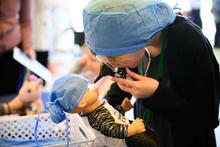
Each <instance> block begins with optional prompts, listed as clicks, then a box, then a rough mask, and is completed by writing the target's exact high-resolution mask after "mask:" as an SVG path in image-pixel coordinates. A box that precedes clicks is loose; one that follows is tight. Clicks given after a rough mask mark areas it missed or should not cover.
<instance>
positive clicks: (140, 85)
mask: <svg viewBox="0 0 220 147" xmlns="http://www.w3.org/2000/svg"><path fill="white" fill-rule="evenodd" d="M126 72H127V74H128V76H129V77H130V78H131V79H133V80H129V79H123V78H116V77H114V78H112V81H114V82H117V84H118V86H119V87H120V88H121V90H123V91H125V92H129V93H130V94H132V95H133V96H134V97H136V98H147V97H150V96H152V95H153V94H154V92H155V91H156V89H157V87H158V85H159V82H158V81H157V80H155V79H152V78H149V77H144V76H141V75H138V74H136V73H134V72H132V71H130V70H129V69H128V68H126Z"/></svg>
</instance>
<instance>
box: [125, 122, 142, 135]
mask: <svg viewBox="0 0 220 147" xmlns="http://www.w3.org/2000/svg"><path fill="white" fill-rule="evenodd" d="M144 131H145V126H144V122H143V120H142V119H140V118H137V119H135V121H134V122H133V123H132V124H129V125H128V136H132V135H134V134H137V133H142V132H144Z"/></svg>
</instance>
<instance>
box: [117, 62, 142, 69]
mask: <svg viewBox="0 0 220 147" xmlns="http://www.w3.org/2000/svg"><path fill="white" fill-rule="evenodd" d="M138 64H139V60H127V61H123V62H121V63H120V66H121V67H130V68H134V67H137V66H138Z"/></svg>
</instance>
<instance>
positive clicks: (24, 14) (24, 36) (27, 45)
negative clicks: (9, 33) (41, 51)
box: [20, 0, 35, 58]
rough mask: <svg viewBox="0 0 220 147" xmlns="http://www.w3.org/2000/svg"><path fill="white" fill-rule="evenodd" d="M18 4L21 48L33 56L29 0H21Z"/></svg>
mask: <svg viewBox="0 0 220 147" xmlns="http://www.w3.org/2000/svg"><path fill="white" fill-rule="evenodd" d="M20 6H21V10H20V25H21V40H22V48H23V51H24V53H25V54H27V55H28V56H29V57H31V58H35V53H34V51H33V49H32V27H31V0H22V1H21V5H20Z"/></svg>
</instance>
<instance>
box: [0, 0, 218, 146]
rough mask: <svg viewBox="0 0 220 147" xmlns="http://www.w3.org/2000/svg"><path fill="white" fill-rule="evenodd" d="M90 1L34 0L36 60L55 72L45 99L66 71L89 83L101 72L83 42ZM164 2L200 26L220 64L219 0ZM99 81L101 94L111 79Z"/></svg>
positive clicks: (32, 0) (172, 0)
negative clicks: (87, 6) (86, 79)
mask: <svg viewBox="0 0 220 147" xmlns="http://www.w3.org/2000/svg"><path fill="white" fill-rule="evenodd" d="M89 1H91V0H31V24H32V32H31V33H32V48H33V49H34V50H35V51H36V55H37V58H36V59H37V60H38V61H39V62H40V63H42V65H44V66H45V67H46V68H47V69H48V70H49V71H50V72H51V75H52V81H51V82H45V81H44V83H43V86H42V91H41V92H42V95H41V96H42V97H44V98H46V97H47V95H46V94H47V93H48V92H49V91H50V89H51V86H52V84H53V81H54V80H55V79H57V78H58V77H60V76H62V75H64V74H66V73H69V72H72V73H77V74H82V75H83V76H85V77H86V78H88V79H89V81H90V82H93V81H94V79H95V78H96V76H97V75H98V73H99V68H100V62H98V61H96V60H95V59H94V58H93V56H92V55H91V53H90V52H89V50H88V48H87V46H86V44H85V43H84V39H85V38H84V33H83V31H84V30H83V18H82V17H83V13H82V12H83V8H84V7H86V5H87V4H88V2H89ZM164 1H165V2H167V3H168V4H169V5H170V6H171V7H172V8H173V9H174V11H176V12H180V13H182V14H183V15H184V16H185V17H187V18H188V19H190V20H191V21H193V22H194V23H196V24H197V25H198V26H200V28H201V29H202V31H203V33H204V34H205V36H206V37H207V38H208V40H209V41H210V43H211V45H212V46H213V51H214V53H215V55H216V57H217V60H218V62H219V63H220V0H164ZM0 5H1V3H0ZM0 37H1V36H0ZM0 45H1V44H0ZM99 84H100V85H102V86H103V88H102V89H103V90H102V91H101V92H100V95H101V96H102V95H104V93H105V92H106V91H107V89H108V88H109V85H110V84H111V81H110V78H108V77H106V78H104V79H102V80H101V81H100V83H99ZM44 94H45V95H44ZM13 96H15V95H13ZM0 97H2V95H0ZM9 98H10V99H12V98H13V97H12V96H10V97H9ZM6 101H8V99H7V100H4V99H3V98H1V99H0V102H6ZM130 115H132V114H130ZM204 119H206V118H205V116H204ZM216 140H217V144H218V147H220V127H218V128H217V129H216Z"/></svg>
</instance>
